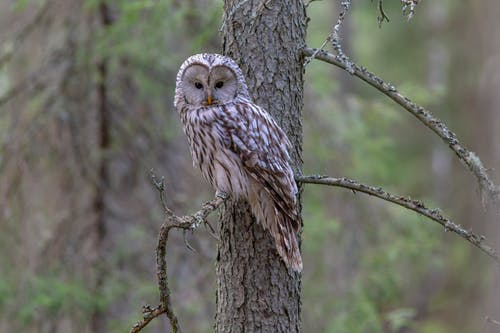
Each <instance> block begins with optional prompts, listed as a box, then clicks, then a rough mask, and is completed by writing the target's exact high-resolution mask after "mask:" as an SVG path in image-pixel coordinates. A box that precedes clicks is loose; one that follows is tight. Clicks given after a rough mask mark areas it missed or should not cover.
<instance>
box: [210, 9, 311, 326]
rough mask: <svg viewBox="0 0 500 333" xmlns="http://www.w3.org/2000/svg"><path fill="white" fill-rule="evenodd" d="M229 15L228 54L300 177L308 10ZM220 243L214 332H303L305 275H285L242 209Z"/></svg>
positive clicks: (229, 210) (231, 211) (228, 215)
mask: <svg viewBox="0 0 500 333" xmlns="http://www.w3.org/2000/svg"><path fill="white" fill-rule="evenodd" d="M224 10H225V13H226V14H225V22H224V27H223V35H224V53H225V54H226V55H228V56H230V57H232V58H233V59H234V60H235V61H236V62H237V63H238V64H239V65H240V66H241V69H242V70H243V74H244V75H245V77H246V79H247V83H248V87H249V89H250V93H251V95H252V97H253V98H254V101H255V103H256V104H258V105H260V106H262V107H264V108H265V109H266V110H268V111H269V112H270V113H271V115H272V116H273V117H274V118H275V119H276V121H277V122H278V123H279V124H280V126H281V127H282V128H283V130H284V131H285V132H286V133H287V135H288V137H289V139H290V141H291V142H292V144H293V145H294V150H293V151H291V152H290V153H291V156H292V159H293V169H294V171H295V172H296V173H297V172H300V167H301V163H302V161H301V147H302V123H301V109H302V104H303V66H302V63H303V59H302V56H301V52H300V50H301V48H302V47H303V46H304V44H305V32H306V15H305V8H304V4H303V3H302V1H282V0H280V1H278V0H276V1H254V0H247V1H243V2H242V1H239V0H238V1H235V0H225V2H224ZM220 239H221V242H220V244H219V248H218V256H217V268H216V274H217V312H216V320H215V322H216V323H215V331H216V332H217V333H223V332H224V333H226V332H227V333H229V332H231V333H238V332H286V333H293V332H300V330H301V322H300V307H301V303H300V274H297V273H295V272H292V271H291V270H288V269H287V268H286V267H285V265H284V263H283V262H282V261H281V259H280V257H279V256H278V253H277V251H276V248H275V246H274V243H273V240H272V238H271V236H270V234H269V232H267V231H264V230H263V228H262V227H261V226H260V225H259V224H258V223H256V222H255V220H254V218H253V217H252V216H251V214H250V212H249V209H248V205H247V204H246V203H245V202H241V201H240V202H231V203H229V204H228V205H227V207H226V209H225V212H224V214H223V217H222V220H221V228H220ZM306 265H307V263H306Z"/></svg>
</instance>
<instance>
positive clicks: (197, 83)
mask: <svg viewBox="0 0 500 333" xmlns="http://www.w3.org/2000/svg"><path fill="white" fill-rule="evenodd" d="M194 86H195V87H196V89H201V88H203V85H202V84H201V83H200V82H195V83H194Z"/></svg>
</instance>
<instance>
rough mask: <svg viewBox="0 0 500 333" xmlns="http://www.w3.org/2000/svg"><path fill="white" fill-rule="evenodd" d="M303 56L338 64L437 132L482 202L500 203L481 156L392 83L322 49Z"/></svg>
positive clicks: (308, 51)
mask: <svg viewBox="0 0 500 333" xmlns="http://www.w3.org/2000/svg"><path fill="white" fill-rule="evenodd" d="M303 54H304V56H306V57H312V56H314V57H315V58H316V59H319V60H321V61H324V62H327V63H329V64H332V65H335V66H337V67H339V68H342V69H344V70H346V71H347V72H349V73H351V74H352V75H354V76H357V77H358V78H360V79H361V80H363V81H365V82H366V83H368V84H369V85H371V86H372V87H374V88H376V89H377V90H379V91H380V92H382V93H383V94H385V95H386V96H388V97H389V98H390V99H392V100H393V101H394V102H396V103H397V104H399V105H400V106H402V107H403V108H404V109H406V110H407V111H408V112H410V113H411V114H412V115H414V116H415V117H416V118H417V119H418V120H420V121H421V122H422V123H423V124H424V125H425V126H427V127H428V128H430V129H431V130H432V131H433V132H434V133H436V134H437V135H438V136H439V137H440V138H441V139H442V140H443V141H444V142H445V143H446V144H448V146H449V147H450V149H451V150H453V151H454V152H455V154H456V155H457V156H458V158H459V159H460V160H461V161H462V162H464V163H465V165H466V166H467V168H468V169H469V171H470V172H472V174H473V175H474V176H475V177H476V179H477V181H478V183H479V186H480V189H481V194H482V197H483V199H484V194H486V195H487V198H488V199H490V200H491V201H493V202H494V203H496V204H498V203H500V187H499V186H497V185H495V184H494V183H493V182H492V181H491V180H490V178H489V176H488V174H487V171H486V168H485V167H484V166H483V163H482V162H481V160H480V159H479V157H478V156H477V155H476V154H475V153H474V152H472V151H470V150H468V149H467V148H465V147H464V146H463V145H462V144H460V142H459V141H458V138H457V137H456V135H455V133H453V132H451V131H450V130H449V129H448V127H447V126H446V125H445V124H444V123H443V122H442V121H441V120H439V119H437V118H436V117H434V115H433V114H432V113H431V112H430V111H429V110H426V109H425V108H423V107H421V106H419V105H417V104H415V103H414V102H413V101H411V100H410V99H409V98H408V97H406V96H404V95H403V94H401V93H400V92H399V91H398V90H397V89H396V87H394V86H393V85H392V84H391V83H387V82H385V81H384V80H382V79H381V78H380V77H378V76H377V75H375V74H373V73H371V72H369V71H368V70H367V69H366V68H363V67H361V66H359V65H357V64H355V63H353V62H352V61H348V62H346V61H345V60H344V59H343V58H342V57H339V56H336V55H334V54H332V53H329V52H326V51H323V50H320V51H317V50H315V49H311V48H305V49H303ZM351 71H352V72H351Z"/></svg>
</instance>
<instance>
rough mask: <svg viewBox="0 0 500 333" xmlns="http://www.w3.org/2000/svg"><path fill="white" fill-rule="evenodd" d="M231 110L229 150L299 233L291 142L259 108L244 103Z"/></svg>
mask: <svg viewBox="0 0 500 333" xmlns="http://www.w3.org/2000/svg"><path fill="white" fill-rule="evenodd" d="M230 109H231V110H229V109H228V110H226V112H224V114H225V115H226V116H227V119H226V121H225V124H224V125H225V126H224V128H225V129H226V138H227V140H226V144H227V145H228V148H229V149H231V150H232V151H233V152H235V153H236V154H238V155H239V156H240V158H241V160H242V162H243V165H244V167H245V168H246V170H247V171H248V173H249V174H250V175H251V176H252V177H253V178H254V179H255V180H256V181H257V182H258V183H260V184H261V185H262V187H263V188H264V189H265V190H266V191H267V192H268V193H269V195H270V196H271V198H272V199H273V201H274V202H275V203H276V205H277V207H278V208H279V209H280V210H281V211H282V212H283V213H284V214H286V215H288V216H289V217H290V218H291V220H292V221H293V222H294V226H293V227H294V229H295V230H298V228H299V226H298V214H297V210H296V207H295V202H296V198H295V195H296V194H297V185H296V183H295V180H294V176H293V170H292V169H291V167H290V164H289V160H290V156H289V154H288V150H289V149H291V147H292V145H291V143H290V141H289V140H288V138H287V136H286V134H285V133H284V132H283V130H282V129H281V128H280V127H279V126H278V124H277V123H276V121H275V120H274V119H273V118H272V117H271V116H270V115H269V114H268V113H267V112H266V111H265V110H263V109H262V108H260V107H259V106H257V105H255V104H253V103H243V102H242V103H237V104H235V105H234V108H230ZM295 224H296V225H295Z"/></svg>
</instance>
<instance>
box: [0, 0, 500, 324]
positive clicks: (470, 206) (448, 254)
mask: <svg viewBox="0 0 500 333" xmlns="http://www.w3.org/2000/svg"><path fill="white" fill-rule="evenodd" d="M336 5H337V2H336V1H326V0H325V1H315V2H312V3H311V4H310V5H309V7H308V15H309V17H310V18H311V21H310V22H309V29H308V45H309V46H311V47H318V46H319V45H321V44H322V42H323V41H324V39H325V38H326V36H327V34H328V33H329V31H330V29H331V26H332V24H333V22H334V21H335V20H336V15H337V13H338V11H337V9H338V8H337V6H336ZM384 5H385V11H386V13H387V15H388V16H389V18H390V22H389V23H384V25H383V27H382V29H379V28H378V26H377V8H376V1H374V2H371V1H368V0H364V1H354V3H353V8H352V12H351V13H350V15H349V16H348V18H347V20H346V23H345V27H344V31H343V43H344V50H345V52H346V53H347V54H349V55H350V56H351V57H352V59H353V60H354V61H356V62H357V63H359V64H361V65H363V66H366V67H367V68H368V69H370V70H372V71H374V72H375V73H377V74H379V75H380V76H381V77H383V78H385V79H386V80H388V81H390V82H392V83H394V84H396V85H397V86H398V87H399V88H400V90H401V91H402V92H403V93H405V94H407V95H408V96H409V97H411V98H412V99H414V100H415V101H416V102H418V103H420V104H422V105H424V106H426V107H428V108H429V109H431V110H433V111H434V113H435V115H436V116H438V117H439V118H441V119H443V120H444V121H445V122H446V123H447V124H448V125H449V126H450V128H451V129H452V130H453V131H454V132H456V134H457V135H458V137H459V138H461V140H462V142H463V143H464V144H465V145H466V146H467V147H469V148H470V149H471V150H473V151H475V152H477V153H478V154H479V156H480V157H481V158H482V160H483V162H484V164H485V166H486V167H488V168H489V169H490V170H489V171H490V174H491V175H492V177H493V179H494V180H495V182H496V183H498V182H500V111H499V108H500V94H499V92H500V33H499V32H500V22H499V21H498V13H500V2H499V1H497V0H483V1H478V0H463V1H455V0H439V1H437V0H434V1H432V0H427V1H422V2H421V4H420V5H419V6H418V7H417V12H416V15H415V17H414V18H413V19H412V20H411V21H409V22H407V20H406V18H405V17H403V16H402V13H401V3H400V1H390V0H386V1H385V2H384ZM221 17H222V1H215V0H185V1H180V0H161V1H160V0H157V1H153V0H135V1H129V0H116V1H104V0H103V1H97V0H85V1H77V0H48V1H41V0H38V1H35V0H31V1H30V0H18V1H14V0H4V1H2V2H1V3H0V43H1V44H0V332H75V333H78V332H111V333H113V332H124V331H125V332H126V331H128V330H129V328H130V327H131V325H132V324H133V323H134V322H135V321H136V320H138V319H139V318H140V317H141V306H142V305H144V304H151V305H155V304H156V303H157V300H158V296H157V288H156V276H155V260H154V249H155V247H156V235H157V232H158V229H159V226H160V224H161V222H162V209H161V206H160V204H159V201H158V197H157V193H156V191H155V190H154V188H153V187H152V185H151V182H150V179H149V172H150V170H151V169H153V170H154V172H155V173H156V174H157V175H159V176H164V177H165V179H166V183H167V202H168V205H169V206H170V207H171V208H172V209H174V210H175V211H176V212H177V213H178V214H183V213H188V212H191V211H193V210H194V209H196V208H197V207H199V205H200V204H201V203H203V202H204V201H206V200H208V199H210V198H211V197H212V195H213V193H212V190H211V189H210V188H209V186H208V185H207V184H206V183H205V182H204V181H203V180H202V179H201V177H200V174H199V173H198V171H197V170H195V169H193V168H192V166H191V158H190V156H189V151H188V147H187V142H186V139H185V137H184V135H183V134H182V132H181V129H180V125H179V120H178V117H177V115H176V114H175V112H174V110H173V106H172V97H173V93H174V86H175V74H176V72H177V69H178V67H179V65H180V64H181V63H182V61H183V60H184V59H185V58H187V57H188V56H189V55H191V54H194V53H198V52H212V51H214V52H220V51H221V46H220V40H221V38H220V35H219V28H220V24H221ZM305 89H306V90H305V96H306V99H305V107H304V113H303V123H304V161H305V164H304V173H305V174H311V173H314V174H329V175H332V176H345V177H351V178H354V179H357V180H359V181H362V182H365V183H367V184H373V185H380V186H383V187H384V188H385V189H387V190H389V191H392V192H394V193H397V194H405V195H411V196H412V197H414V198H418V199H423V200H425V201H426V202H428V203H430V204H431V205H432V206H434V207H439V208H440V209H442V211H443V212H444V213H445V214H447V215H448V216H450V217H451V218H452V219H453V220H454V221H455V222H457V223H460V224H462V225H463V226H465V227H466V228H468V229H472V230H474V231H475V232H477V233H478V234H483V235H485V236H486V237H487V240H488V241H489V243H490V244H492V245H493V246H495V247H496V248H500V226H499V222H500V221H499V218H498V215H495V213H494V212H495V210H494V209H491V208H488V207H487V206H486V208H485V207H484V206H483V204H482V200H481V197H480V194H479V189H478V186H477V184H476V182H475V180H474V179H473V177H472V176H471V174H470V173H469V172H468V171H467V170H466V169H465V168H464V166H462V165H461V163H460V162H459V161H458V159H457V158H456V157H455V156H454V154H453V153H452V152H451V150H449V149H448V148H447V146H446V145H445V144H444V143H443V142H441V141H440V140H439V139H438V138H437V137H436V136H435V135H434V134H433V133H432V132H431V131H430V130H429V129H427V128H425V127H424V126H423V125H422V124H420V123H419V122H418V121H417V120H416V119H414V118H413V116H411V115H410V114H409V113H407V112H405V111H404V110H402V109H401V108H400V107H398V106H396V105H395V104H393V103H391V102H390V101H389V100H388V99H387V98H386V97H384V96H382V95H380V93H378V92H377V91H375V90H373V89H372V88H370V87H368V86H367V85H366V84H363V82H361V81H360V80H358V79H356V78H353V77H351V76H350V75H348V74H346V73H345V72H343V71H341V70H339V69H337V68H334V67H332V66H329V65H327V64H323V63H320V62H317V61H314V62H312V63H311V64H309V65H308V67H307V70H306V86H305ZM303 199H304V210H303V216H304V223H305V227H304V234H303V253H304V254H303V256H304V262H305V264H304V266H305V269H304V275H303V282H302V288H303V300H302V307H303V327H304V332H325V333H326V332H351V333H357V332H359V333H364V332H423V333H447V332H471V333H473V332H499V331H500V326H498V325H495V324H492V323H490V322H488V321H486V320H485V317H486V316H489V317H491V318H493V319H497V320H500V269H499V268H498V266H496V265H495V263H494V262H493V261H492V260H491V259H490V258H487V257H486V256H485V255H484V254H482V253H480V252H479V250H477V249H475V248H472V247H471V246H470V245H469V244H468V243H466V242H465V241H464V240H463V239H460V238H458V237H457V236H455V235H453V234H450V233H445V232H444V231H443V229H442V228H441V227H439V226H437V225H435V224H434V223H433V222H430V221H428V220H426V219H424V218H422V217H419V216H417V215H416V214H414V213H412V212H408V211H405V210H403V209H401V208H398V207H395V206H392V205H390V204H388V203H386V202H382V201H379V200H378V199H374V198H371V197H366V196H364V195H363V194H353V193H352V192H350V191H346V190H343V189H340V188H322V187H319V186H314V185H309V186H307V187H306V189H305V192H304V196H303ZM211 219H212V221H213V223H212V224H214V225H216V224H217V216H216V215H214V216H212V218H211ZM171 239H172V240H171V241H170V243H169V245H168V254H167V256H168V258H167V259H168V262H169V268H170V282H171V288H172V291H173V301H174V304H175V307H176V309H177V311H178V314H179V316H180V321H181V323H182V326H183V327H184V329H185V331H186V332H210V331H212V323H213V316H214V304H215V297H214V296H215V290H214V288H215V277H214V258H215V254H216V240H214V239H213V238H212V237H210V236H209V234H208V233H207V232H206V231H205V230H203V229H201V230H199V231H197V232H196V233H195V234H192V235H188V239H189V242H190V243H191V245H192V246H193V247H194V248H195V249H196V251H197V252H196V253H193V252H192V251H190V250H188V249H187V248H186V246H185V244H184V240H183V237H182V234H181V233H173V235H172V236H171ZM167 327H168V325H167V323H166V321H165V320H164V319H158V320H155V322H154V323H152V325H151V327H149V328H148V329H147V330H146V331H147V332H165V331H167Z"/></svg>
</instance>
